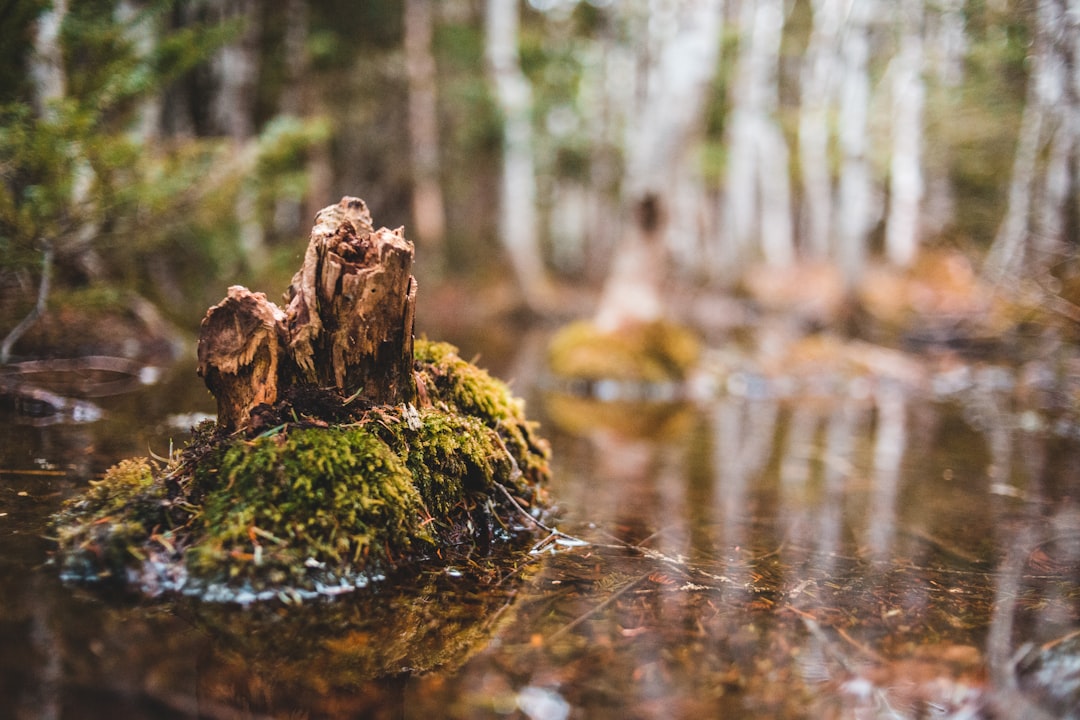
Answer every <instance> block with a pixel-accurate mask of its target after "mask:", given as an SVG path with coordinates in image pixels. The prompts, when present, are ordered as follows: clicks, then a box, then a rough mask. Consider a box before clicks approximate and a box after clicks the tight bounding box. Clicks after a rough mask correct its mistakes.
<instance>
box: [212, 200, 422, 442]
mask: <svg viewBox="0 0 1080 720" xmlns="http://www.w3.org/2000/svg"><path fill="white" fill-rule="evenodd" d="M412 260H413V246H412V243H411V242H409V241H408V240H406V239H405V236H404V234H403V232H402V230H401V229H400V228H399V229H397V230H388V229H386V228H380V229H378V230H374V229H373V228H372V224H371V215H370V214H369V212H368V209H367V206H366V205H365V204H364V201H363V200H360V199H359V198H352V197H345V198H342V200H341V202H340V203H338V204H337V205H331V206H330V207H327V208H324V209H323V210H322V211H320V212H319V214H318V215H317V216H316V218H315V226H314V228H312V231H311V239H310V241H309V243H308V248H307V253H306V254H305V256H304V264H303V267H301V268H300V271H299V272H297V273H296V275H295V276H294V277H293V280H292V285H291V286H290V287H289V292H288V295H287V298H288V302H289V304H288V306H287V308H286V310H285V311H284V312H283V311H281V310H280V309H279V308H278V307H277V306H275V305H274V304H273V303H271V302H269V301H268V300H266V298H265V296H263V295H262V294H261V293H252V292H250V291H248V290H246V289H245V288H239V287H233V288H230V289H229V296H228V298H226V299H225V300H224V301H222V303H220V304H219V305H217V306H215V307H213V308H211V309H210V311H209V312H208V313H207V315H206V318H205V319H204V320H203V323H202V329H201V331H200V334H199V373H200V375H202V376H203V378H204V379H205V380H206V384H207V386H208V387H209V388H210V391H211V392H212V393H213V394H214V396H215V397H216V398H217V402H218V423H219V425H221V426H222V427H223V428H226V429H229V430H235V429H238V428H242V427H244V426H245V425H246V424H247V422H248V420H249V417H250V413H251V411H252V409H253V408H254V407H255V406H257V405H259V404H261V403H269V404H272V403H273V402H274V401H275V400H276V399H277V398H279V397H281V396H282V395H283V393H284V392H285V391H286V390H289V389H293V388H303V387H311V388H326V387H333V388H337V389H338V390H339V391H340V392H342V393H343V394H344V395H346V396H354V395H355V396H357V397H359V398H362V399H364V400H367V401H369V402H371V403H373V404H389V405H396V404H399V403H403V402H412V401H413V399H414V397H415V394H416V388H415V384H414V381H413V377H412V357H413V340H412V332H413V316H414V309H415V301H416V280H415V279H414V278H413V277H412V276H411V275H410V274H409V273H410V271H411V269H412Z"/></svg>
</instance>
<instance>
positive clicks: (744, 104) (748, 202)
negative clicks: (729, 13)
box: [726, 0, 795, 266]
mask: <svg viewBox="0 0 1080 720" xmlns="http://www.w3.org/2000/svg"><path fill="white" fill-rule="evenodd" d="M739 23H740V26H741V28H740V30H741V32H740V38H741V43H742V45H741V47H740V48H739V61H738V69H737V70H736V77H735V81H734V90H733V93H732V113H731V136H730V142H729V146H730V148H731V150H730V158H731V159H730V164H729V166H728V178H727V185H726V192H727V222H728V225H729V228H730V234H731V241H732V242H734V243H735V244H736V246H737V248H739V249H740V251H741V252H745V250H746V249H747V248H750V247H753V245H754V244H755V241H757V244H758V245H759V246H760V248H761V252H762V255H763V256H764V258H765V261H766V262H768V263H769V264H770V265H777V266H782V265H787V264H789V263H790V262H791V261H792V260H793V259H794V254H795V253H794V239H793V229H792V221H791V188H790V180H789V177H790V170H789V168H788V148H787V142H786V141H785V139H784V135H783V133H782V132H781V131H780V128H779V127H778V126H777V123H776V113H777V109H778V106H779V85H778V74H779V62H780V45H781V37H782V33H783V27H784V8H783V3H782V2H780V1H779V0H743V5H742V6H741V8H740V13H739Z"/></svg>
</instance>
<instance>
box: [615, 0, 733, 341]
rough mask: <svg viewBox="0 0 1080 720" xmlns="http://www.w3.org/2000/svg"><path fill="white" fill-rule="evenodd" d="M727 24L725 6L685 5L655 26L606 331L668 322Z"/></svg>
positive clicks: (635, 120)
mask: <svg viewBox="0 0 1080 720" xmlns="http://www.w3.org/2000/svg"><path fill="white" fill-rule="evenodd" d="M721 19H722V3H721V2H720V0H697V1H696V2H688V3H684V4H683V5H682V6H681V7H680V8H679V12H678V13H677V14H676V16H675V18H674V20H675V22H673V23H671V24H670V25H668V24H662V23H648V28H649V31H651V33H652V35H651V36H648V37H647V41H646V43H645V46H646V47H645V49H644V53H645V54H646V55H645V57H644V58H643V59H642V58H639V63H640V64H639V66H640V67H642V68H644V72H643V73H642V75H643V76H642V77H641V78H640V79H639V86H640V87H642V88H643V89H644V92H643V93H642V95H641V97H640V103H639V105H638V106H637V107H636V108H634V111H633V112H630V113H628V115H629V116H630V123H629V128H628V133H627V142H626V154H627V161H626V173H625V177H624V182H623V185H624V188H625V190H624V192H625V193H626V199H627V201H628V203H627V204H628V206H629V210H630V213H629V214H630V216H631V218H632V221H633V222H632V224H631V228H630V231H629V232H628V233H626V234H625V236H624V237H623V238H622V240H621V242H619V243H618V244H617V245H616V247H615V249H614V258H613V261H612V264H611V270H610V271H609V274H608V278H607V280H606V282H605V284H604V291H603V295H602V297H601V300H600V306H599V308H598V309H597V314H596V318H595V322H596V325H597V327H599V328H600V329H601V330H606V331H612V330H615V329H617V328H618V327H620V326H622V325H626V324H632V323H636V322H650V321H653V320H656V319H658V318H659V317H661V316H662V315H663V312H664V308H663V302H662V300H661V296H662V289H661V287H660V285H661V283H662V281H663V276H664V269H665V267H666V266H667V265H668V259H667V256H668V254H669V253H670V252H671V250H672V249H673V246H674V245H675V244H676V242H675V240H676V239H675V238H673V237H672V230H673V229H674V228H676V227H679V225H677V224H674V223H673V222H672V214H673V212H674V208H675V203H676V199H677V198H676V195H677V193H678V192H679V190H680V188H685V187H686V186H687V185H690V184H691V181H690V179H689V178H690V177H691V175H692V171H690V170H689V169H688V167H689V166H690V165H692V164H693V159H692V158H693V156H692V150H693V149H694V147H695V141H696V140H698V139H699V136H700V134H701V130H702V125H703V119H704V111H705V100H706V98H707V97H708V91H709V88H710V85H711V83H712V80H713V78H714V77H715V74H716V65H717V55H718V53H719V45H720V26H721ZM665 28H666V29H665ZM683 227H685V226H683Z"/></svg>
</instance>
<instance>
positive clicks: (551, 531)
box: [495, 482, 589, 553]
mask: <svg viewBox="0 0 1080 720" xmlns="http://www.w3.org/2000/svg"><path fill="white" fill-rule="evenodd" d="M495 487H497V488H499V490H501V491H502V494H503V495H504V496H505V497H506V499H507V500H508V501H510V504H511V505H512V506H513V507H514V509H515V510H517V511H518V513H520V514H521V516H522V517H524V518H525V519H527V520H528V521H529V522H531V523H532V524H533V525H535V526H536V527H538V528H540V529H541V530H543V531H544V532H546V533H547V534H548V536H547V537H546V538H544V539H543V540H541V541H540V542H538V543H536V544H535V545H533V546H532V548H531V549H530V550H529V552H530V553H535V552H537V551H538V549H539V548H541V547H543V546H544V545H545V544H546V543H547V542H548V541H549V540H551V539H552V538H566V539H567V540H569V541H571V542H572V543H574V544H575V545H581V546H585V545H589V542H588V541H587V540H582V539H581V538H577V537H574V536H573V535H567V534H566V533H564V532H563V531H561V530H559V529H557V528H552V527H548V526H547V525H545V524H544V523H543V522H541V521H540V520H538V519H537V518H534V517H533V516H532V515H531V514H530V513H529V511H528V510H526V509H525V508H523V507H521V503H519V502H518V501H517V498H515V497H514V496H513V495H511V494H510V491H509V490H507V489H506V486H505V485H503V484H502V483H498V482H497V483H495Z"/></svg>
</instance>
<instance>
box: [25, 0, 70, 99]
mask: <svg viewBox="0 0 1080 720" xmlns="http://www.w3.org/2000/svg"><path fill="white" fill-rule="evenodd" d="M67 11H68V3H67V0H54V2H53V3H52V8H51V9H48V10H45V11H44V12H42V13H41V14H40V15H39V16H38V19H37V28H36V31H35V33H34V52H33V54H32V55H31V56H30V77H31V78H33V81H34V102H35V109H36V110H37V113H38V115H40V116H41V117H48V116H49V115H50V114H51V110H50V109H49V104H50V103H51V102H53V101H56V100H59V99H61V98H62V97H64V95H65V93H66V92H67V77H66V76H65V75H64V52H63V48H61V47H60V26H61V25H62V24H63V22H64V17H65V16H66V15H67Z"/></svg>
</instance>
